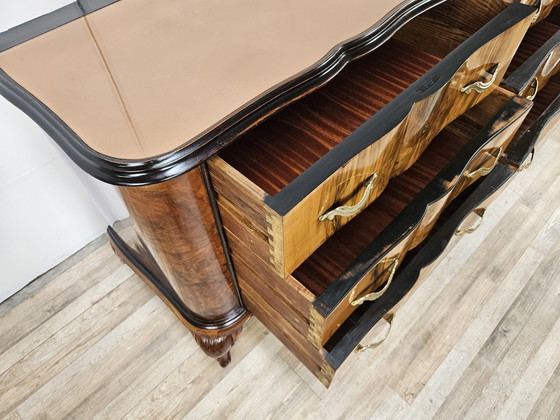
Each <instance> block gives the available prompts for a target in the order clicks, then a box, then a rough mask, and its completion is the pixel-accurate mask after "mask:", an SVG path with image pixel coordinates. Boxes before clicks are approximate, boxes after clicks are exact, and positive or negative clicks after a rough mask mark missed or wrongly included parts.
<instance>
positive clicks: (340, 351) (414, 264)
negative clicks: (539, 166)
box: [322, 79, 560, 372]
mask: <svg viewBox="0 0 560 420" xmlns="http://www.w3.org/2000/svg"><path fill="white" fill-rule="evenodd" d="M552 81H553V82H554V84H555V90H556V91H557V94H558V96H556V97H550V96H549V97H548V98H540V99H539V100H538V101H539V103H538V104H536V106H535V107H534V108H533V109H532V110H531V112H530V113H529V114H528V116H527V117H526V119H525V122H526V124H524V125H525V126H526V128H525V129H521V130H519V131H518V133H516V135H515V137H514V139H513V140H512V141H511V143H510V145H509V146H508V148H507V149H506V150H505V153H504V156H503V157H502V159H501V160H500V163H499V164H498V165H497V166H496V168H494V170H493V171H492V172H491V173H490V174H489V175H488V176H486V177H484V178H481V179H479V180H478V181H477V182H476V183H474V184H473V185H471V186H470V187H469V188H467V189H466V190H465V191H463V193H462V194H461V195H459V197H458V198H457V199H456V200H454V201H453V203H451V204H450V206H449V207H448V208H447V209H446V211H444V212H443V213H442V215H441V216H440V218H439V219H438V222H437V224H436V226H435V227H434V229H433V230H432V232H430V234H429V236H428V237H427V238H426V239H425V240H424V242H423V243H422V244H421V245H419V246H418V247H417V248H416V249H415V250H413V251H411V252H410V253H409V254H408V256H407V258H406V259H405V261H404V262H403V264H402V266H401V269H400V270H399V271H398V272H397V274H396V276H395V279H394V280H393V287H392V288H391V289H390V290H388V291H387V293H385V294H384V295H383V296H382V297H380V298H379V299H378V300H377V301H375V302H372V303H371V304H368V305H365V306H363V307H361V308H360V309H358V310H357V311H355V312H354V313H353V314H352V315H351V316H350V317H349V318H348V319H347V321H346V322H345V323H344V324H343V325H342V326H341V327H340V328H339V330H338V331H337V333H336V335H335V336H333V337H332V338H331V340H329V342H327V343H326V344H325V346H324V355H325V361H326V365H327V366H328V368H323V369H322V371H323V372H327V371H329V370H335V371H336V369H338V368H339V367H340V365H341V364H342V363H343V362H344V360H346V359H347V358H348V356H349V355H350V354H351V353H352V352H354V351H361V350H365V349H367V348H368V345H369V344H368V343H362V344H360V341H361V340H362V338H363V337H364V336H365V335H366V334H367V332H368V331H369V330H370V329H371V328H372V327H373V325H375V324H376V323H377V322H378V321H379V320H380V319H381V318H382V317H385V318H386V319H388V320H389V321H391V320H392V315H393V314H394V311H395V309H396V307H397V306H399V305H400V304H401V303H402V301H403V300H404V298H405V297H406V296H407V295H408V294H409V293H410V292H411V290H413V289H415V288H416V287H418V285H419V284H420V283H421V281H422V280H423V279H424V278H425V277H426V276H427V274H428V272H429V268H428V267H429V266H432V265H433V264H432V263H433V262H434V261H436V260H437V258H438V257H439V256H440V255H441V254H442V253H443V251H444V249H445V248H446V246H447V244H448V243H449V241H450V239H451V237H453V236H454V235H458V234H459V235H460V234H462V233H472V232H474V231H476V227H477V226H479V224H480V222H481V216H482V215H483V214H484V211H485V210H486V208H487V207H488V206H489V205H490V204H491V202H492V201H493V200H494V199H495V198H496V197H498V196H499V192H500V191H501V190H502V189H503V188H504V187H505V186H506V185H507V184H508V183H509V181H510V180H511V179H512V177H513V175H515V174H516V173H517V172H519V171H522V170H524V169H526V168H527V167H528V166H529V164H530V162H531V160H532V158H533V157H534V154H535V148H536V147H537V145H538V144H539V143H540V142H541V141H543V140H544V139H546V137H547V136H548V134H549V133H550V132H551V131H552V130H554V129H557V128H558V127H559V122H560V85H557V81H556V80H554V79H553V80H552ZM543 108H545V110H544V111H541V112H540V113H538V112H534V111H535V110H538V109H541V110H542V109H543ZM536 153H537V156H538V151H537V152H536ZM426 268H428V269H426ZM379 344H380V343H373V345H372V346H371V347H373V346H377V345H379Z"/></svg>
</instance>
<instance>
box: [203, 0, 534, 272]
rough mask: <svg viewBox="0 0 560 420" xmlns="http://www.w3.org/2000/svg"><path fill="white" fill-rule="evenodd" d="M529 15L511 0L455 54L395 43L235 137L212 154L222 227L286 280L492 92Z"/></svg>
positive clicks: (435, 41) (531, 11) (531, 10)
mask: <svg viewBox="0 0 560 420" xmlns="http://www.w3.org/2000/svg"><path fill="white" fill-rule="evenodd" d="M534 12H535V9H534V8H533V7H529V6H525V5H521V4H518V3H516V4H512V5H511V6H509V7H508V8H507V9H505V10H504V11H503V12H502V13H500V14H499V15H498V16H497V17H495V18H494V19H493V20H492V21H490V22H489V23H488V24H486V25H485V26H484V27H483V28H482V29H480V30H479V31H477V32H476V33H474V35H473V34H469V35H472V36H470V37H467V35H465V39H466V38H468V39H466V40H465V39H463V41H464V42H463V43H462V44H461V45H460V46H458V47H457V48H455V49H454V50H453V49H449V48H447V49H446V48H445V47H441V48H437V49H436V50H437V51H435V52H433V51H432V49H431V48H432V45H427V44H421V43H417V44H414V42H412V43H410V44H408V43H405V42H402V41H399V40H398V39H396V38H393V39H390V40H389V41H387V42H386V43H385V44H383V45H382V46H381V47H379V48H378V49H376V50H374V51H373V52H371V53H369V54H367V55H366V56H364V57H362V58H360V59H358V60H356V61H354V62H353V63H351V64H350V65H348V66H347V67H346V68H345V69H344V70H343V71H342V72H341V73H340V74H338V75H337V76H336V77H335V78H334V79H333V80H332V81H331V82H329V83H328V84H327V85H325V86H323V87H322V88H320V89H317V90H316V91H315V92H313V93H311V94H310V95H308V96H307V97H305V98H303V99H301V100H299V101H296V102H294V103H292V104H291V105H289V106H288V107H287V108H285V109H284V110H282V111H280V112H278V113H277V114H276V115H274V116H273V117H271V118H270V119H268V120H267V121H265V122H263V123H262V124H260V125H259V126H257V127H255V128H253V129H252V130H250V131H249V132H247V133H246V134H244V135H243V136H241V137H240V138H239V139H237V140H236V142H234V143H233V144H232V145H230V146H229V147H228V148H226V149H225V150H223V151H222V152H220V154H219V156H215V157H213V158H212V159H210V160H209V162H208V165H209V168H210V174H211V178H212V183H213V186H214V188H215V190H216V192H217V194H218V204H219V208H220V213H221V216H222V219H223V224H224V226H225V228H226V231H227V233H228V234H229V235H230V236H234V237H236V238H237V239H239V240H240V241H241V242H244V243H246V244H249V246H250V247H251V249H252V250H253V252H254V253H255V254H256V255H257V256H258V257H259V258H260V259H262V260H263V261H264V262H265V263H266V264H268V265H269V266H270V267H271V269H272V270H273V271H274V272H275V273H276V274H277V275H279V276H281V277H286V276H288V275H289V274H290V273H292V272H293V271H294V270H295V269H296V268H297V267H298V266H299V265H300V264H301V263H302V262H303V261H304V260H305V259H306V258H307V257H309V255H311V254H312V253H313V252H314V251H315V250H316V249H317V248H318V247H319V246H320V245H321V244H322V243H323V242H324V241H325V240H326V239H328V238H329V237H330V236H331V235H332V234H333V233H334V232H336V231H337V230H338V229H340V228H341V227H342V226H344V225H345V224H346V223H347V222H349V221H350V220H351V219H352V218H353V217H355V216H357V215H358V214H359V213H360V212H362V211H363V210H364V209H365V208H367V206H368V205H369V204H370V203H372V202H374V200H376V199H377V197H379V195H380V194H381V193H382V192H383V190H384V189H385V187H386V186H387V184H388V182H389V180H390V179H391V178H393V177H395V176H397V175H399V174H401V173H402V172H404V171H405V170H407V169H408V168H409V167H410V166H411V165H413V164H414V163H415V162H416V161H417V159H418V158H419V157H420V156H421V154H422V153H423V151H424V150H425V149H426V147H427V146H428V145H429V144H430V142H431V140H432V139H433V138H434V136H435V135H436V134H437V133H439V132H440V131H441V130H442V129H443V128H444V127H445V126H446V125H447V124H448V123H449V122H450V121H452V120H454V119H455V118H456V117H458V116H459V115H461V114H462V113H463V112H464V111H465V110H467V109H469V108H471V107H472V106H474V105H475V104H477V103H478V102H480V101H481V100H482V99H484V98H485V97H486V96H487V95H488V94H489V93H490V92H491V91H492V90H493V89H494V88H495V86H496V85H497V84H498V83H499V82H500V80H501V79H502V76H503V74H504V72H505V71H506V68H507V67H508V65H509V62H510V60H511V58H512V57H513V54H514V53H515V50H516V49H517V47H518V45H519V42H520V41H521V38H522V37H523V35H524V33H525V31H526V29H527V28H528V26H529V24H530V21H531V19H532V15H533V14H534ZM413 23H414V21H412V22H410V23H409V24H407V25H405V27H404V28H403V29H402V30H406V28H407V26H408V25H412V24H413ZM440 42H444V41H442V40H440V38H439V37H434V39H433V40H432V41H431V42H430V44H434V45H435V44H438V43H440ZM230 242H235V241H234V240H232V241H230Z"/></svg>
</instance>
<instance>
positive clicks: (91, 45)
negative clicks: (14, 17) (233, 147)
mask: <svg viewBox="0 0 560 420" xmlns="http://www.w3.org/2000/svg"><path fill="white" fill-rule="evenodd" d="M444 1H445V0H406V1H402V0H391V1H389V0H388V1H385V2H383V6H381V5H379V4H377V3H375V4H373V3H372V2H371V1H369V0H352V4H348V3H347V2H344V3H343V7H342V9H341V8H340V4H341V3H336V4H334V3H333V4H332V5H330V6H329V4H325V3H324V2H322V3H321V10H318V9H317V6H316V5H317V3H315V2H312V1H306V2H301V1H298V2H295V0H294V2H293V4H292V3H290V4H291V6H293V7H292V9H293V10H290V11H286V10H287V9H289V6H290V4H284V3H281V4H280V3H276V2H275V6H274V7H275V8H276V9H278V8H282V7H285V8H286V10H285V16H284V17H286V18H287V19H288V20H287V22H288V23H289V22H292V24H294V22H293V19H294V18H297V19H296V20H297V21H296V22H295V26H294V27H285V26H282V27H279V28H275V29H274V30H273V31H272V33H273V35H275V36H278V39H281V40H283V39H284V38H283V37H285V34H286V33H287V34H289V35H290V39H288V42H287V44H286V45H283V46H282V48H283V49H282V51H283V53H285V54H287V55H286V57H288V56H289V57H291V58H290V59H289V62H287V61H286V60H284V59H282V56H281V55H278V57H279V58H278V60H277V61H276V62H275V63H272V62H259V58H260V57H261V56H260V55H259V53H260V52H262V51H260V50H259V49H258V48H257V49H256V50H254V51H253V52H252V53H251V52H249V53H250V54H249V55H248V56H246V57H245V61H244V62H245V64H246V63H247V62H248V61H247V60H250V61H251V62H250V64H246V66H243V69H240V68H239V67H236V66H237V64H239V60H238V59H236V60H237V61H236V60H233V61H231V62H229V61H228V58H231V57H230V56H229V55H228V56H226V57H224V54H223V51H222V50H221V49H220V48H219V47H222V45H220V44H219V43H218V44H217V43H216V42H219V40H220V39H221V40H222V41H230V40H233V41H235V40H236V39H237V41H239V40H243V39H254V38H256V37H263V38H264V39H263V42H262V45H263V46H266V45H267V43H268V42H269V40H267V39H266V36H267V34H266V33H262V27H263V24H262V23H261V24H259V25H253V26H251V25H246V24H244V25H239V24H238V22H239V21H243V22H246V20H247V19H244V20H243V19H237V18H236V17H235V15H231V14H230V15H229V17H228V16H225V15H224V16H222V17H227V19H222V20H219V21H218V22H217V23H218V24H219V25H215V26H214V27H211V28H209V27H208V23H209V22H212V19H208V18H209V16H208V15H207V16H202V17H200V18H196V19H195V20H194V22H198V23H199V24H200V25H202V26H200V28H198V29H201V30H204V31H205V33H208V34H209V39H205V38H204V37H203V38H202V41H204V40H206V41H207V42H213V43H211V45H203V42H201V39H200V38H197V39H196V42H193V41H191V42H189V43H188V45H186V44H185V42H184V41H185V40H189V39H192V37H190V38H189V37H188V35H189V33H188V27H189V25H186V24H185V22H190V21H189V19H191V20H192V19H194V18H193V16H195V15H197V13H202V14H203V15H204V14H205V13H206V14H208V13H209V12H212V13H214V12H216V11H215V10H210V9H211V7H210V6H208V5H206V4H205V5H203V6H200V5H199V6H200V7H198V6H197V7H196V8H195V7H194V6H192V4H190V3H189V4H186V3H181V4H178V3H177V4H175V3H174V4H173V5H172V7H171V6H169V10H167V9H166V8H167V6H164V5H163V3H159V2H158V3H157V4H155V3H153V2H148V1H146V0H128V1H124V2H121V1H118V2H113V1H110V0H105V1H102V0H98V1H94V0H82V1H80V2H79V3H74V4H72V5H69V6H67V7H65V8H63V9H60V10H59V11H56V12H53V14H51V15H52V16H50V17H44V18H39V19H37V20H36V21H34V22H35V23H33V21H32V22H29V23H27V24H24V25H22V26H21V28H19V29H17V28H15V29H13V30H10V31H8V32H7V33H4V34H1V35H0V43H2V44H0V45H5V46H8V45H11V48H5V49H4V51H1V52H0V68H1V72H0V94H2V95H3V96H5V97H6V98H7V99H8V100H9V101H11V102H12V103H14V104H15V105H16V106H18V107H19V108H21V109H22V110H23V111H24V112H26V113H27V114H28V115H29V116H30V117H31V118H32V119H33V120H35V121H36V122H37V123H38V124H39V125H40V126H41V127H43V128H44V129H45V130H46V131H47V132H48V133H49V134H50V135H51V136H52V137H53V139H54V140H55V141H56V142H57V143H58V144H59V145H60V146H61V147H62V148H63V150H64V151H65V152H66V153H67V154H68V155H69V156H70V157H71V158H72V159H73V160H74V161H75V162H76V163H77V164H78V165H79V166H80V167H82V169H84V170H85V171H87V172H88V173H90V174H91V175H93V176H95V177H96V178H98V179H101V180H102V181H105V182H109V183H112V184H116V185H123V186H134V185H146V184H151V183H156V182H161V181H165V180H167V179H170V178H173V177H176V176H179V175H181V174H182V173H184V172H186V171H188V170H190V169H192V168H193V167H194V166H196V165H198V164H199V163H201V162H203V161H204V160H206V159H207V158H208V157H210V156H211V155H212V154H214V153H216V152H217V151H218V150H220V149H221V148H223V147H224V146H225V145H227V144H228V143H229V142H231V141H232V140H234V139H235V138H236V137H237V136H238V135H239V134H240V133H242V132H244V131H246V130H247V129H249V128H250V127H252V126H253V125H255V124H257V123H258V122H260V121H262V120H263V119H264V118H266V117H267V116H269V115H271V114H272V113H274V112H276V111H278V110H279V109H280V108H282V107H283V106H285V105H286V104H288V103H289V102H291V101H293V100H295V99H297V98H299V97H301V96H303V95H305V94H306V93H308V92H309V91H311V90H312V89H314V88H316V87H318V86H320V85H322V84H324V83H326V82H327V81H328V80H330V79H331V78H332V77H333V76H334V75H336V74H337V73H338V72H339V71H340V70H341V69H342V68H343V67H344V66H345V65H346V64H347V63H349V62H350V61H352V60H353V59H354V58H356V57H358V56H361V55H363V54H365V53H367V52H369V51H371V50H373V49H375V48H376V47H378V46H379V45H381V44H382V43H383V42H385V41H386V40H387V39H388V38H390V37H391V36H392V34H393V33H394V32H395V31H396V30H397V29H398V28H400V27H401V26H402V25H404V24H405V23H406V22H408V21H409V20H410V19H412V18H414V17H415V16H417V15H419V14H420V13H422V12H424V11H426V10H427V9H429V8H431V7H433V6H435V5H437V4H440V3H443V2H444ZM105 6H107V7H105ZM173 7H174V8H178V10H175V9H173ZM329 7H331V9H332V10H330V9H329ZM333 8H334V9H333ZM260 9H262V10H261V12H262V14H263V16H255V21H259V19H261V18H266V17H268V18H269V22H268V23H265V25H272V24H274V23H278V24H279V25H286V24H287V23H286V22H283V21H281V20H280V21H279V22H276V21H277V20H278V19H277V17H276V14H274V13H268V12H267V9H266V7H264V6H263V7H262V8H260V7H259V10H260ZM335 9H336V10H335ZM339 9H341V10H339ZM325 10H327V12H329V10H330V12H329V13H327V12H325ZM348 10H351V11H352V12H348ZM231 12H232V13H242V14H243V15H244V16H250V13H251V9H247V10H238V11H236V10H233V9H232V11H231ZM319 12H321V13H319ZM343 12H344V13H345V14H343ZM220 13H222V12H220ZM522 13H523V12H522ZM222 14H223V13H222ZM323 15H324V16H325V19H326V18H329V19H331V20H332V21H327V22H321V21H319V22H318V23H317V24H315V23H313V22H317V21H318V19H319V18H321V16H323ZM346 15H348V16H346ZM350 15H351V16H350ZM212 16H213V15H210V17H212ZM220 16H221V15H220ZM310 16H313V18H312V19H311V18H309V17H310ZM158 17H159V18H160V19H159V20H158ZM197 19H198V20H197ZM300 20H301V22H300ZM40 22H46V23H42V24H40ZM203 22H205V23H204V25H203V24H202V23H203ZM236 22H237V23H236ZM115 23H116V24H115ZM372 25H373V26H372ZM34 27H35V29H33V28H34ZM177 27H180V28H179V29H177ZM368 27H369V29H366V28H368ZM24 28H25V30H24ZM169 28H170V30H171V33H172V34H173V30H178V31H179V32H178V34H180V35H181V37H182V38H181V37H179V38H177V37H174V36H172V37H171V38H172V39H170V38H169V35H166V34H165V33H163V32H165V31H163V32H162V30H163V29H165V30H167V29H169ZM184 28H187V29H184ZM231 28H233V29H235V30H236V31H237V32H236V37H237V38H235V37H232V36H230V35H231V34H230V33H229V32H228V31H229V30H231ZM259 28H260V29H259ZM294 28H298V29H300V28H302V30H301V31H299V32H301V33H299V34H295V35H294V36H293V37H292V33H293V32H295V31H294ZM321 28H323V29H324V30H323V29H321ZM32 29H33V30H32ZM277 29H278V30H277ZM333 29H336V30H333ZM251 30H253V32H255V31H256V33H251ZM274 31H276V33H274ZM305 31H307V32H309V31H311V32H310V33H307V32H305ZM317 31H320V33H319V34H318V33H317ZM323 32H324V33H323ZM191 35H192V34H191ZM214 35H215V36H214ZM268 35H270V34H268ZM316 35H317V36H316ZM297 36H300V37H301V39H302V40H305V41H306V42H307V43H308V44H309V45H307V44H305V45H303V43H300V42H297V40H296V38H297ZM315 36H316V37H315ZM329 36H330V37H331V38H329ZM333 37H338V38H333ZM309 39H313V41H309ZM178 40H181V42H179V41H178ZM344 40H346V41H344ZM8 41H9V42H8ZM171 41H173V42H171ZM4 42H5V43H4ZM170 42H171V43H170ZM314 42H315V44H317V43H318V44H319V45H315V44H314ZM178 47H181V49H177V48H178ZM188 47H191V48H192V49H191V50H189V48H188ZM216 47H218V48H216ZM228 48H229V49H228V51H229V50H231V54H232V57H233V55H234V54H236V50H235V48H237V49H238V50H239V51H244V48H245V46H244V45H242V44H239V45H238V44H236V43H235V42H232V44H231V45H229V46H228ZM232 49H233V50H232ZM213 50H216V51H215V55H214V59H215V60H214V62H213V66H210V67H208V69H207V70H208V72H211V71H214V70H216V69H220V71H222V70H223V69H228V68H229V69H230V70H229V71H228V73H229V74H233V75H234V76H237V74H238V73H239V75H241V73H243V72H246V70H247V69H253V68H254V72H255V74H263V69H272V70H274V71H273V72H272V73H271V74H269V75H267V77H268V76H270V77H268V78H264V79H262V78H257V77H256V76H255V77H253V76H251V75H249V77H247V75H245V76H243V77H244V78H243V77H240V78H239V79H235V78H233V79H231V80H230V81H229V82H227V80H226V82H227V83H226V84H225V86H227V87H228V89H229V88H230V87H231V89H233V90H231V89H230V90H228V89H226V90H223V89H222V91H219V90H218V91H215V92H212V91H211V92H209V93H208V92H207V89H206V86H203V83H200V86H198V87H197V83H198V82H197V80H196V77H195V78H193V80H189V73H188V72H186V73H185V72H181V69H182V67H181V66H184V65H187V67H188V66H191V67H192V64H193V63H195V64H196V62H195V61H194V60H193V56H195V55H196V56H198V54H199V53H203V54H206V55H208V54H209V52H212V51H213ZM261 50H262V49H261ZM265 50H266V48H265ZM162 51H163V53H162ZM220 51H222V52H220ZM156 53H157V54H156ZM153 54H156V56H154V55H153ZM251 54H253V55H251ZM263 54H264V52H263ZM177 57H178V58H177ZM262 57H265V58H266V57H268V58H269V59H270V58H271V57H269V56H267V55H266V54H265V55H263V56H262ZM234 58H235V57H234ZM174 60H175V61H174ZM176 60H179V62H176ZM181 60H182V61H181ZM185 63H186V64H185ZM209 63H211V61H209ZM236 63H237V64H236ZM207 64H208V63H207ZM160 65H162V67H161V68H160V67H159V66H160ZM259 66H260V67H259ZM263 66H264V67H263ZM167 68H171V69H174V72H175V74H174V76H175V78H173V77H172V78H171V80H165V78H166V71H165V69H167ZM133 70H134V71H133ZM241 70H243V72H241ZM222 73H223V71H222ZM222 73H219V74H218V75H217V76H216V78H217V80H218V81H220V77H221V76H220V74H222ZM265 73H266V72H265ZM224 74H225V73H224ZM172 76H173V75H172ZM211 76H212V75H210V79H211ZM146 81H149V82H150V83H148V84H146ZM222 81H223V80H222ZM237 82H239V86H235V85H236V83H237ZM247 83H249V85H248V86H247V85H244V84H247ZM184 86H195V88H199V89H200V95H202V94H203V92H206V93H205V94H206V95H207V96H208V97H210V98H212V101H206V102H205V101H204V98H202V96H200V95H198V96H197V95H195V94H193V95H189V94H188V92H180V91H181V89H182V88H183V87H184ZM195 90H196V89H195ZM175 91H177V92H179V93H180V94H176V92H175ZM240 92H241V93H240ZM230 94H231V95H230ZM101 95H105V97H106V98H107V101H101V100H100V99H99V97H100V96H101ZM174 95H175V96H174ZM169 98H171V99H169ZM230 98H233V99H234V100H231V101H229V102H228V100H229V99H230ZM167 99H169V103H167V102H166V103H163V102H162V101H167ZM185 101H190V102H189V103H185ZM226 102H227V103H226ZM187 105H190V108H189V106H187ZM185 110H187V111H185ZM172 111H173V112H172ZM197 113H198V114H197ZM199 114H200V115H199ZM156 123H157V124H156Z"/></svg>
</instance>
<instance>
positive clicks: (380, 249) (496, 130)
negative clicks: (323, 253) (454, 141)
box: [310, 97, 531, 345]
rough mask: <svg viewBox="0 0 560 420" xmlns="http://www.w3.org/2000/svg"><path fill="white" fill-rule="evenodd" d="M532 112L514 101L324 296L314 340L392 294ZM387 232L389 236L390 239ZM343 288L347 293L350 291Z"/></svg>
mask: <svg viewBox="0 0 560 420" xmlns="http://www.w3.org/2000/svg"><path fill="white" fill-rule="evenodd" d="M530 107H531V102H530V101H527V100H525V99H523V98H520V97H516V98H513V99H512V100H511V101H510V102H508V104H506V106H505V107H504V108H503V109H502V111H501V112H500V113H499V114H498V115H497V116H496V118H495V119H494V120H493V121H492V122H491V123H490V124H489V126H488V127H487V128H485V129H484V130H482V132H481V133H480V134H479V135H478V136H477V137H475V139H473V140H472V142H471V143H470V144H469V145H468V146H467V147H465V149H464V150H463V151H462V152H461V153H460V154H459V155H458V156H457V158H456V159H455V160H454V161H453V162H451V163H450V164H449V165H448V166H447V167H446V168H445V169H444V170H443V171H442V173H440V175H438V177H436V179H434V180H433V181H432V182H431V183H430V184H429V185H428V186H427V187H426V188H425V189H424V190H423V191H422V192H421V193H420V195H419V196H418V197H416V199H415V200H414V201H413V202H411V203H410V204H409V206H408V207H407V208H405V210H403V212H401V214H399V215H398V217H397V218H396V219H395V220H394V221H393V222H392V223H391V224H390V225H389V226H388V227H387V228H386V229H385V231H384V232H383V233H382V234H381V235H380V237H378V238H377V239H376V240H374V242H372V243H371V244H370V245H369V246H368V248H367V249H366V250H365V251H364V252H363V253H362V255H360V256H359V257H358V260H357V261H356V262H355V263H354V264H353V266H355V267H350V268H349V269H348V270H347V271H346V272H345V273H343V274H342V275H341V277H340V278H339V279H337V280H336V281H335V283H334V284H333V285H332V286H331V287H330V288H329V289H327V290H326V292H325V293H323V295H321V296H319V298H318V299H317V300H316V302H315V304H314V308H312V315H311V318H312V323H311V326H310V330H311V331H312V332H311V333H310V336H311V337H314V338H315V339H316V340H318V339H320V340H321V342H320V343H319V342H316V343H315V344H316V345H323V344H324V343H325V342H326V341H327V340H328V339H329V338H330V337H331V336H332V334H333V333H334V331H336V330H337V329H338V328H339V326H340V325H341V324H342V323H343V322H344V321H345V320H346V319H347V318H348V316H349V315H350V314H351V313H352V312H353V311H354V310H355V309H356V308H357V307H358V306H360V305H362V304H363V303H365V302H367V301H373V300H377V299H379V298H380V297H381V296H383V294H384V293H385V292H387V291H388V290H390V288H391V283H392V281H393V279H394V276H395V273H396V271H397V268H398V267H399V264H400V263H401V262H402V261H404V258H405V256H406V254H407V252H408V251H409V250H410V249H412V248H414V247H416V246H417V245H418V244H420V243H421V242H422V241H424V239H425V238H426V237H427V236H428V234H429V232H430V231H431V229H432V227H433V226H434V224H435V223H436V221H437V220H438V217H439V216H440V214H441V212H442V211H443V210H444V209H445V207H446V205H447V204H448V203H449V201H451V200H453V199H454V198H455V197H456V196H457V195H458V194H459V193H460V192H461V191H462V190H464V189H465V188H466V187H467V186H469V185H470V184H472V183H473V182H475V181H476V180H477V179H479V178H481V177H484V176H487V175H488V174H490V173H491V172H492V170H493V169H494V168H495V167H496V165H497V164H498V159H499V158H500V157H501V155H502V152H503V151H504V150H505V149H506V147H507V145H508V144H509V142H510V140H511V139H512V137H513V135H514V134H515V133H516V131H517V130H518V128H519V126H520V125H521V123H522V122H523V120H524V118H525V116H526V115H527V113H528V111H529V109H530ZM385 232H386V233H385ZM341 285H346V286H350V287H349V288H348V287H346V291H345V289H344V288H343V287H341Z"/></svg>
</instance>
